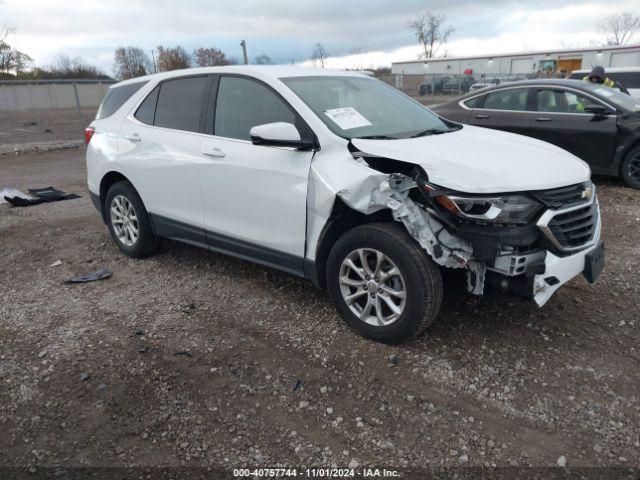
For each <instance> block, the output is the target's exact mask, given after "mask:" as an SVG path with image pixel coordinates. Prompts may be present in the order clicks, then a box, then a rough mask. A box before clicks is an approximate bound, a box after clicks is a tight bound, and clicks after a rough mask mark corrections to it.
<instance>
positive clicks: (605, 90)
mask: <svg viewBox="0 0 640 480" xmlns="http://www.w3.org/2000/svg"><path fill="white" fill-rule="evenodd" d="M594 92H596V93H599V94H600V95H602V96H603V97H610V96H612V95H613V92H612V91H611V90H609V89H608V88H596V89H595V90H594Z"/></svg>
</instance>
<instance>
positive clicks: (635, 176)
mask: <svg viewBox="0 0 640 480" xmlns="http://www.w3.org/2000/svg"><path fill="white" fill-rule="evenodd" d="M620 175H621V176H622V180H624V183H625V184H626V185H627V186H628V187H631V188H637V189H640V146H638V147H635V148H634V149H633V150H631V151H630V152H629V153H627V155H625V157H624V160H622V165H621V166H620Z"/></svg>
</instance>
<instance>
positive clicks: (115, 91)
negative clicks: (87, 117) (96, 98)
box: [96, 82, 147, 120]
mask: <svg viewBox="0 0 640 480" xmlns="http://www.w3.org/2000/svg"><path fill="white" fill-rule="evenodd" d="M146 83H147V82H136V83H128V84H126V85H122V86H121V87H112V88H110V89H109V91H108V92H107V95H105V97H104V99H103V100H102V103H101V104H100V107H99V108H98V113H97V114H96V120H102V119H103V118H107V117H110V116H111V115H113V114H114V113H116V112H117V111H118V110H119V109H120V107H121V106H122V105H124V103H125V102H126V101H127V100H129V99H130V98H131V96H132V95H133V94H134V93H136V92H137V91H138V90H140V89H141V88H142V86H143V85H146Z"/></svg>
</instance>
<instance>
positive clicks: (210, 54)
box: [193, 48, 234, 67]
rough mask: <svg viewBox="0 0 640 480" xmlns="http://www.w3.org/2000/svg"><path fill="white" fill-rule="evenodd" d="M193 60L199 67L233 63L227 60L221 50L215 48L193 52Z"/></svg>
mask: <svg viewBox="0 0 640 480" xmlns="http://www.w3.org/2000/svg"><path fill="white" fill-rule="evenodd" d="M193 59H194V61H195V63H196V65H198V66H200V67H215V66H219V65H231V64H232V63H234V62H233V60H232V59H230V58H227V56H226V55H225V53H224V52H223V51H222V50H218V49H217V48H199V49H197V50H195V51H194V52H193Z"/></svg>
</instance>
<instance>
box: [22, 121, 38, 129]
mask: <svg viewBox="0 0 640 480" xmlns="http://www.w3.org/2000/svg"><path fill="white" fill-rule="evenodd" d="M20 124H21V125H24V126H25V127H35V126H36V125H38V122H36V121H35V120H30V121H26V122H20Z"/></svg>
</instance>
